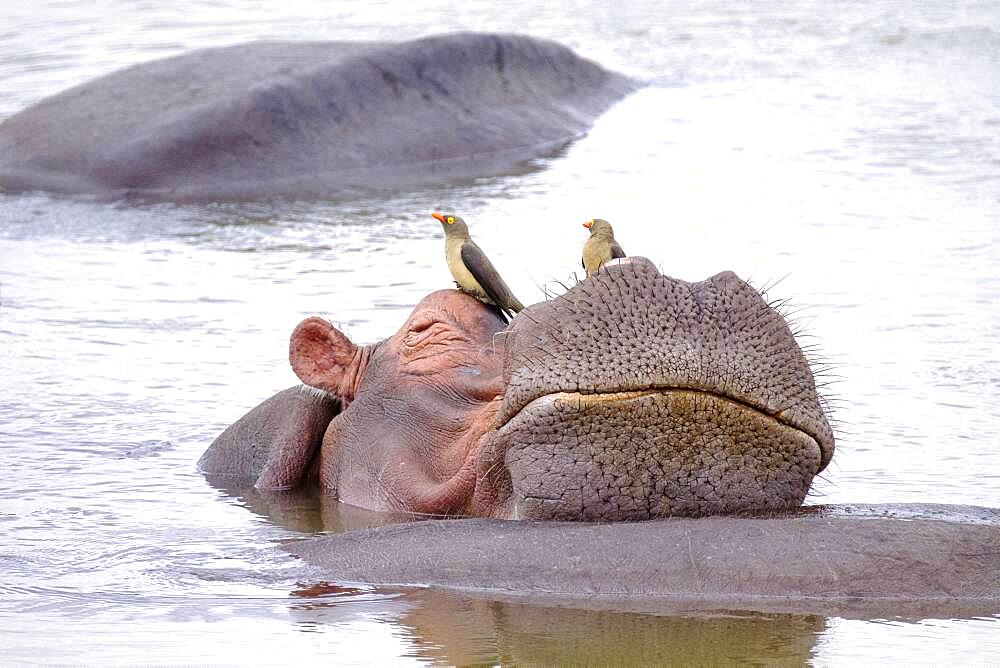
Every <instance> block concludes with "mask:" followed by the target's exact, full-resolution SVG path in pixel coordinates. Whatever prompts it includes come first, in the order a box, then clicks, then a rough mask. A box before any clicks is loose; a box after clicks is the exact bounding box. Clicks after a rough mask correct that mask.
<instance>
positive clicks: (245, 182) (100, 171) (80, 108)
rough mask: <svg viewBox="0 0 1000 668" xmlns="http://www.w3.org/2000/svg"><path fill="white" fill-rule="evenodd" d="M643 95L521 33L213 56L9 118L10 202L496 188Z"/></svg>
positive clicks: (244, 49) (3, 132) (3, 136)
mask: <svg viewBox="0 0 1000 668" xmlns="http://www.w3.org/2000/svg"><path fill="white" fill-rule="evenodd" d="M634 88H635V84H634V82H632V81H630V80H629V79H628V78H627V77H624V76H622V75H619V74H616V73H613V72H609V71H608V70H605V69H604V68H602V67H600V66H599V65H597V64H596V63H593V62H591V61H589V60H586V59H583V58H580V57H579V56H577V55H576V54H574V53H573V52H572V51H570V50H569V49H567V48H565V47H563V46H561V45H559V44H556V43H554V42H550V41H547V40H541V39H535V38H531V37H525V36H518V35H507V34H484V33H458V34H448V35H440V36H434V37H427V38H423V39H417V40H413V41H409V42H399V43H382V42H322V43H321V42H316V43H291V42H254V43H249V44H240V45H236V46H226V47H221V48H212V49H203V50H200V51H195V52H192V53H188V54H184V55H181V56H175V57H172V58H166V59H163V60H157V61H153V62H148V63H142V64H140V65H136V66H134V67H130V68H127V69H125V70H121V71H119V72H115V73H112V74H110V75H107V76H104V77H101V78H99V79H97V80H95V81H91V82H88V83H84V84H82V85H80V86H77V87H75V88H72V89H70V90H67V91H65V92H63V93H61V94H59V95H55V96H53V97H50V98H47V99H45V100H43V101H41V102H39V103H38V104H36V105H34V106H32V107H30V108H28V109H26V110H24V111H22V112H21V113H19V114H16V115H14V116H12V117H11V118H9V119H7V120H6V121H5V122H4V123H2V124H0V188H6V189H9V190H33V189H41V190H53V191H61V192H83V193H95V194H98V195H110V196H118V195H125V194H128V195H138V196H142V197H152V198H162V199H170V200H200V201H215V200H234V199H247V198H255V197H263V196H270V195H282V196H304V195H320V196H329V195H336V194H344V193H348V192H351V191H354V190H368V189H373V188H374V189H381V188H396V187H406V186H416V185H426V184H436V183H442V182H445V181H447V180H450V179H454V178H465V177H478V176H488V175H493V174H497V173H502V172H504V171H509V170H511V169H512V168H514V167H516V166H518V165H519V164H523V162H524V161H526V160H529V159H532V158H537V157H540V156H543V155H548V154H551V153H552V152H553V151H554V150H555V149H557V148H558V147H560V146H562V145H563V144H565V143H566V142H568V141H570V140H572V139H574V138H576V137H578V136H580V135H581V134H582V133H583V132H584V131H585V130H586V129H587V128H588V127H589V126H590V124H591V122H592V121H593V120H594V118H596V117H597V116H598V115H599V114H601V113H602V112H603V111H605V110H606V109H607V108H608V107H609V106H610V105H611V104H612V103H614V102H615V101H617V100H619V99H621V98H622V97H623V96H625V95H626V94H627V93H628V92H630V91H631V90H633V89H634Z"/></svg>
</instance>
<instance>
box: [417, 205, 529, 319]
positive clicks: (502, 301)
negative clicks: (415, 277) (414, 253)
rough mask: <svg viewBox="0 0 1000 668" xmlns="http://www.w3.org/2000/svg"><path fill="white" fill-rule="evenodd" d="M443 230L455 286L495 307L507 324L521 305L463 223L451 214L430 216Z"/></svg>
mask: <svg viewBox="0 0 1000 668" xmlns="http://www.w3.org/2000/svg"><path fill="white" fill-rule="evenodd" d="M431 216H433V217H434V218H435V219H436V220H437V221H438V222H440V223H441V226H442V227H443V228H444V255H445V259H446V260H447V261H448V270H449V271H451V275H452V278H454V279H455V285H456V286H458V289H459V290H461V291H462V292H465V293H467V294H470V295H472V296H473V297H475V298H476V299H479V300H480V301H481V302H483V303H485V304H489V305H491V306H494V307H496V309H497V311H498V313H499V315H500V317H501V318H502V319H503V321H504V322H510V319H511V318H513V316H514V314H515V313H517V312H519V311H521V310H522V309H523V308H524V305H523V304H521V302H520V301H519V300H518V299H517V297H515V296H514V293H513V292H512V291H511V289H510V288H509V287H508V286H507V284H506V283H505V282H504V280H503V278H501V277H500V274H499V273H498V272H497V270H496V268H494V267H493V263H492V262H490V259H489V258H488V257H486V253H484V252H483V251H482V249H481V248H479V246H477V245H476V242H475V241H473V240H472V237H470V236H469V227H468V225H466V224H465V221H464V220H462V219H461V218H459V217H458V216H456V215H455V214H453V213H438V212H434V213H432V214H431Z"/></svg>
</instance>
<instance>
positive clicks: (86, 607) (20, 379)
mask: <svg viewBox="0 0 1000 668" xmlns="http://www.w3.org/2000/svg"><path fill="white" fill-rule="evenodd" d="M458 29H488V30H511V31H515V30H516V31H520V32H527V33H529V34H533V35H537V36H542V37H549V38H554V39H557V40H559V41H561V42H563V43H565V44H567V45H569V46H571V47H573V48H574V49H576V50H577V51H578V52H580V53H583V54H585V55H587V56H589V57H591V58H594V59H596V60H598V61H600V62H602V63H603V64H605V65H607V66H609V67H614V68H616V69H619V70H622V71H625V72H628V73H631V74H633V75H636V76H640V77H643V78H645V79H647V80H648V81H650V82H651V85H650V86H649V87H647V88H645V89H644V90H642V91H640V92H639V93H637V94H635V95H633V96H631V97H630V98H628V99H626V100H624V101H623V102H622V103H620V104H619V105H617V106H616V107H614V108H613V109H612V110H611V111H610V112H609V113H607V114H606V115H605V116H604V117H602V118H601V119H600V120H599V122H598V123H597V125H596V126H595V127H594V129H593V131H592V132H591V133H590V134H589V135H588V136H587V137H585V138H583V139H582V140H581V141H579V142H577V143H576V144H574V145H572V146H570V147H568V148H567V149H566V150H564V151H562V152H561V153H560V154H559V155H556V156H553V157H552V158H550V159H546V160H541V161H538V162H537V163H536V164H534V165H532V169H529V170H526V173H522V174H516V175H511V176H506V177H499V178H484V179H480V180H476V181H473V182H466V183H460V184H454V185H452V186H447V187H441V188H438V189H432V190H423V191H420V192H392V193H381V194H379V195H378V196H373V197H370V198H368V199H353V200H348V201H302V202H299V201H268V202H258V203H247V204H239V205H211V206H179V205H172V204H162V203H161V204H153V203H141V202H117V203H107V202H96V201H91V200H89V199H87V198H81V197H74V198H68V197H55V196H49V195H45V194H23V195H13V194H7V195H3V194H0V468H2V470H4V471H5V472H6V473H7V475H6V480H7V485H6V486H5V487H4V489H2V490H0V574H2V575H0V629H3V630H2V631H0V648H2V649H0V656H3V658H4V660H5V662H18V663H20V662H28V663H31V662H37V663H54V662H81V663H83V662H85V663H139V662H142V663H146V662H175V663H176V662H182V661H183V662H195V661H205V662H213V663H218V662H226V663H249V662H255V663H282V664H284V663H289V662H291V661H294V660H298V659H306V660H309V659H311V660H317V659H318V658H326V659H332V660H333V661H335V662H337V663H352V662H378V663H397V662H398V663H409V662H432V663H433V662H437V663H468V662H476V661H487V662H518V663H523V662H545V663H551V662H555V661H570V662H571V661H584V660H591V661H594V662H601V663H614V662H655V661H664V660H674V661H692V662H706V663H707V662H722V661H756V662H767V663H792V664H798V663H802V662H806V661H811V662H815V663H819V664H827V663H847V662H855V661H864V662H869V663H873V662H878V661H890V660H891V661H894V662H903V661H906V662H947V661H962V662H971V661H980V662H982V661H988V660H990V659H994V660H995V658H996V656H998V655H1000V640H998V638H1000V622H998V620H997V619H995V618H989V619H967V620H936V619H934V620H913V619H900V620H881V621H872V620H845V619H838V618H824V617H816V616H793V615H753V614H748V613H742V612H737V611H720V613H719V614H717V615H713V616H703V615H691V616H679V617H678V616H652V615H626V614H621V613H613V612H596V611H589V612H588V611H576V610H569V609H549V608H538V607H533V606H531V605H527V604H517V605H515V604H511V603H502V602H496V601H489V600H485V599H476V598H468V597H462V596H456V595H453V594H441V593H435V592H431V591H420V590H418V591H402V592H401V591H382V590H376V589H370V588H361V589H351V588H343V587H338V586H336V585H335V584H331V583H322V582H315V581H300V580H299V579H298V578H299V576H300V571H299V570H298V568H297V565H296V564H295V563H294V562H293V561H292V560H291V559H290V558H289V557H288V555H287V553H285V552H284V551H283V550H281V549H280V546H281V545H282V544H283V543H285V542H287V541H292V540H298V539H301V538H303V537H305V536H309V535H312V534H315V533H317V532H320V531H324V530H336V529H337V527H340V526H345V525H353V523H357V522H362V523H364V522H374V521H379V520H378V519H377V518H371V517H361V518H360V519H359V518H358V516H357V512H356V511H352V510H349V509H343V508H338V507H337V506H336V505H335V504H333V505H332V506H331V505H330V504H327V506H326V507H322V506H320V504H319V503H318V502H316V501H309V500H306V499H302V500H298V501H295V502H293V503H292V504H291V505H290V506H288V507H285V506H282V507H281V508H280V509H278V510H280V512H276V511H275V509H274V508H269V507H268V506H267V504H266V502H265V501H262V500H261V499H259V498H255V497H253V496H252V495H250V496H247V495H240V494H238V493H233V492H232V491H229V490H220V489H216V488H214V487H212V486H210V485H209V484H207V483H206V481H205V480H204V479H203V478H202V477H201V476H200V475H199V474H198V473H197V472H196V471H195V467H194V463H195V461H196V460H197V458H198V456H199V455H200V454H201V452H202V451H203V450H204V448H205V447H206V446H207V445H208V443H210V442H211V440H212V439H213V438H214V437H215V436H216V435H217V434H218V433H219V432H220V431H221V430H222V429H223V428H224V427H225V426H226V425H228V424H229V423H230V422H232V421H233V420H234V419H235V418H237V417H238V416H239V415H240V414H242V413H243V412H244V411H246V410H247V409H249V408H250V407H252V406H254V405H255V404H256V403H258V402H259V401H261V400H262V399H264V398H266V397H267V396H269V395H270V394H271V393H273V392H275V391H277V390H280V389H283V388H285V387H288V386H290V385H292V384H294V383H295V382H296V379H295V378H294V376H293V374H292V372H291V370H290V368H289V367H288V364H287V361H286V358H285V354H286V350H287V339H288V335H289V333H290V332H291V330H292V328H293V327H294V326H295V324H296V323H297V322H298V321H299V320H301V319H302V318H304V317H306V316H309V315H321V316H323V317H326V318H329V319H330V320H331V321H333V322H334V323H335V324H337V325H338V326H340V327H341V328H343V329H344V330H345V331H346V332H347V333H348V334H350V335H351V336H352V337H353V338H354V339H355V340H356V341H357V342H359V343H361V342H370V341H373V340H376V339H378V338H381V337H384V336H386V335H388V334H389V333H390V332H392V331H393V330H394V329H395V328H396V327H397V326H398V325H399V324H400V323H401V322H402V320H403V319H404V317H405V316H406V314H407V313H408V312H409V310H410V308H411V307H412V305H413V304H414V303H416V301H417V300H418V299H419V298H420V297H422V296H423V295H424V294H426V293H427V292H429V291H431V290H434V289H438V288H442V287H447V286H448V285H449V276H448V274H447V270H446V268H445V264H444V262H443V261H442V258H441V251H442V248H441V239H440V229H439V227H440V226H439V224H438V223H437V222H436V221H434V220H432V219H431V218H430V217H429V216H428V215H427V213H428V212H429V211H430V210H432V209H436V208H446V209H448V210H454V211H457V212H460V213H462V214H463V215H464V216H465V217H466V219H467V220H469V221H470V222H471V223H472V225H473V226H474V231H475V235H476V238H477V240H478V242H479V243H480V245H481V246H483V247H484V249H486V250H487V252H488V253H489V254H490V256H491V257H492V258H493V260H494V262H495V263H496V264H497V265H498V267H499V269H500V270H501V271H502V273H503V274H504V275H505V277H506V278H507V279H508V282H509V283H510V284H511V285H512V287H513V288H514V290H515V292H516V293H518V295H519V296H520V297H521V298H522V300H523V301H527V302H531V301H536V300H539V299H541V298H543V290H544V289H545V288H546V287H549V288H553V289H558V288H557V284H556V283H555V282H556V281H563V282H565V281H567V280H572V275H573V273H574V272H576V271H578V269H577V267H578V263H579V256H580V248H581V246H582V243H583V241H584V237H585V232H584V231H583V229H582V228H580V226H579V223H580V222H582V221H583V220H586V219H588V218H592V217H595V216H598V217H603V218H607V219H608V220H610V221H611V222H612V223H613V224H614V225H615V227H616V231H617V236H618V238H619V240H620V241H621V243H622V245H623V246H624V247H625V248H626V249H627V250H629V251H630V252H632V253H637V254H642V255H646V256H648V257H650V258H652V259H653V260H654V261H655V262H657V263H658V264H660V265H661V266H662V267H663V269H664V271H666V272H667V273H669V274H672V275H674V276H677V277H680V278H684V279H687V280H700V279H703V278H705V277H707V276H709V275H712V274H714V273H716V272H718V271H721V270H723V269H732V270H734V271H736V272H737V273H739V274H740V275H741V276H743V277H745V278H749V279H751V280H752V281H753V282H754V283H755V284H756V285H759V286H771V287H770V290H769V292H768V294H769V296H770V297H772V298H789V299H791V302H790V305H789V306H788V310H789V311H790V314H791V317H792V319H793V320H794V321H795V323H796V325H797V326H798V327H799V328H801V329H802V330H803V339H802V341H803V344H805V345H809V346H810V350H811V355H812V356H813V357H814V358H815V359H816V362H817V364H818V365H820V366H819V368H820V369H821V371H822V379H823V381H824V383H826V382H827V381H829V384H827V385H825V391H826V393H827V394H828V397H829V400H830V402H831V403H832V404H833V405H834V406H835V415H834V416H835V418H836V421H837V425H838V438H839V440H838V451H837V454H836V456H835V457H834V460H833V463H832V465H831V466H830V468H829V469H828V470H827V472H826V473H825V474H824V477H823V479H822V480H820V481H818V482H817V484H816V486H815V488H814V491H813V492H812V494H811V501H814V502H824V503H836V502H883V501H886V502H888V501H893V502H907V501H917V502H942V503H969V504H980V505H987V506H1000V454H998V452H1000V450H998V447H997V445H998V441H1000V404H998V403H997V402H996V400H995V399H994V397H995V396H996V395H997V394H998V391H1000V357H998V355H997V353H996V351H997V350H998V349H1000V311H998V309H997V306H996V304H997V303H998V300H1000V274H998V272H997V270H996V269H995V267H997V266H998V265H1000V10H998V9H997V6H996V5H995V4H994V3H989V2H975V1H972V0H957V1H956V2H953V3H948V4H947V5H946V6H939V5H931V4H924V5H914V4H910V3H894V2H892V3H890V2H875V3H870V2H847V1H840V2H829V3H821V4H817V3H812V2H805V1H804V0H803V1H792V2H785V3H781V4H780V5H779V4H757V3H750V4H740V5H736V6H734V5H733V3H728V2H708V1H703V2H687V3H659V2H635V3H628V4H623V3H606V2H603V3H602V2H584V3H582V4H581V3H569V2H555V3H548V4H547V5H546V7H544V8H541V7H528V6H524V7H511V6H507V5H499V4H495V3H487V2H462V3H456V2H454V0H447V1H446V0H440V1H438V2H426V3H420V5H419V7H418V6H415V5H411V4H406V3H399V4H396V3H382V4H378V3H371V2H356V1H353V0H352V1H344V2H339V3H334V4H331V3H324V2H318V1H306V0H302V1H299V2H291V3H289V2H276V1H275V0H258V1H255V2H251V3H237V2H231V1H229V0H217V1H215V2H202V3H158V2H151V1H150V2H126V1H125V0H117V1H115V0H104V1H102V2H97V3H90V4H77V3H69V2H61V1H58V0H43V1H41V2H33V3H27V2H17V1H16V0H15V2H14V3H13V5H11V4H10V3H8V4H7V5H5V6H4V8H3V9H0V118H3V117H6V116H9V115H11V114H13V113H16V112H17V111H19V110H21V109H23V108H25V107H27V106H28V105H30V104H32V103H33V102H36V101H38V100H40V99H42V98H43V97H45V96H47V95H50V94H53V93H56V92H59V91H61V90H63V89H65V88H67V87H69V86H73V85H76V84H79V83H82V82H84V81H87V80H88V79H91V78H93V77H95V76H98V75H101V74H104V73H107V72H110V71H113V70H115V69H117V68H120V67H123V66H127V65H130V64H134V63H138V62H141V61H144V60H149V59H152V58H158V57H163V56H168V55H173V54H177V53H181V52H184V51H186V50H189V49H192V48H197V47H204V46H217V45H223V44H232V43H237V42H243V41H247V40H251V39H262V38H266V39H302V40H317V39H389V38H393V39H394V38H400V37H416V36H420V35H425V34H432V33H436V32H442V31H448V30H458ZM528 231H530V232H531V234H533V235H535V238H536V240H537V246H536V248H534V249H531V250H529V251H525V250H524V248H523V247H521V245H520V244H519V243H518V238H519V236H520V235H523V234H525V233H527V232H528ZM362 515H363V514H362ZM207 622H211V624H210V625H209V624H207Z"/></svg>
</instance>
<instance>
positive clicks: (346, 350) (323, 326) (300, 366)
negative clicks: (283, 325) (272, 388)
mask: <svg viewBox="0 0 1000 668" xmlns="http://www.w3.org/2000/svg"><path fill="white" fill-rule="evenodd" d="M288 360H289V361H290V362H291V363H292V369H293V370H294V371H295V375H296V376H298V377H299V379H300V380H301V381H302V382H303V383H305V384H306V385H311V386H312V387H318V388H319V389H321V390H326V391H327V392H330V393H331V394H336V395H338V396H340V397H342V398H344V399H347V400H348V401H350V400H351V399H353V398H354V388H355V387H356V386H357V378H356V376H357V375H358V372H359V366H360V364H359V362H360V355H359V348H358V347H357V346H356V345H354V344H353V343H351V340H350V339H348V338H347V337H346V336H345V335H344V333H343V332H341V331H340V330H339V329H337V328H336V327H334V326H333V325H331V324H330V323H328V322H327V321H326V320H323V319H322V318H315V317H313V318H306V319H305V320H303V321H302V322H301V323H299V326H298V327H296V328H295V331H294V332H292V339H291V341H290V342H289V346H288Z"/></svg>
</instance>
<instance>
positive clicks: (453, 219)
mask: <svg viewBox="0 0 1000 668" xmlns="http://www.w3.org/2000/svg"><path fill="white" fill-rule="evenodd" d="M454 222H455V216H448V223H449V224H451V223H454Z"/></svg>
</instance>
